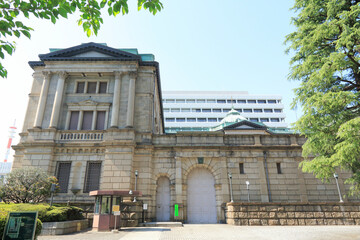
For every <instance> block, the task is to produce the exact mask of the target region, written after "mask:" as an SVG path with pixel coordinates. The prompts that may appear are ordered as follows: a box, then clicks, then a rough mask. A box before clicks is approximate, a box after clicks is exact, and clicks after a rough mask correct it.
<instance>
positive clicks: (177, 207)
mask: <svg viewBox="0 0 360 240" xmlns="http://www.w3.org/2000/svg"><path fill="white" fill-rule="evenodd" d="M174 216H175V217H178V216H179V205H177V204H175V206H174Z"/></svg>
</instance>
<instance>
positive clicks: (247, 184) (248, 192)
mask: <svg viewBox="0 0 360 240" xmlns="http://www.w3.org/2000/svg"><path fill="white" fill-rule="evenodd" d="M245 183H246V189H247V194H248V202H250V190H249V186H250V182H249V181H246V182H245Z"/></svg>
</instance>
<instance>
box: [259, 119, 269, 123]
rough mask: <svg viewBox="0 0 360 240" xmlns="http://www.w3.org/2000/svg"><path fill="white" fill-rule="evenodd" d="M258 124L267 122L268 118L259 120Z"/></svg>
mask: <svg viewBox="0 0 360 240" xmlns="http://www.w3.org/2000/svg"><path fill="white" fill-rule="evenodd" d="M260 122H269V119H268V118H260Z"/></svg>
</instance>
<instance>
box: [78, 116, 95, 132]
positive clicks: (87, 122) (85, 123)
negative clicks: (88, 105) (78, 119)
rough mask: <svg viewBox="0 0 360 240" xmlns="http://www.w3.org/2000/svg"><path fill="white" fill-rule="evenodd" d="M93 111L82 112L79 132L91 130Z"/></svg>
mask: <svg viewBox="0 0 360 240" xmlns="http://www.w3.org/2000/svg"><path fill="white" fill-rule="evenodd" d="M92 119H93V111H84V112H83V120H82V125H81V130H91V127H92Z"/></svg>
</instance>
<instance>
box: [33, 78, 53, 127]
mask: <svg viewBox="0 0 360 240" xmlns="http://www.w3.org/2000/svg"><path fill="white" fill-rule="evenodd" d="M43 75H44V81H43V84H42V87H41V92H40V98H39V103H38V107H37V110H36V115H35V121H34V127H36V128H41V125H42V121H43V118H44V112H45V106H46V99H47V95H48V91H49V84H50V78H51V72H46V71H43Z"/></svg>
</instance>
